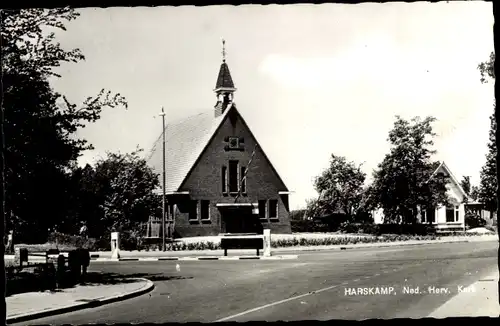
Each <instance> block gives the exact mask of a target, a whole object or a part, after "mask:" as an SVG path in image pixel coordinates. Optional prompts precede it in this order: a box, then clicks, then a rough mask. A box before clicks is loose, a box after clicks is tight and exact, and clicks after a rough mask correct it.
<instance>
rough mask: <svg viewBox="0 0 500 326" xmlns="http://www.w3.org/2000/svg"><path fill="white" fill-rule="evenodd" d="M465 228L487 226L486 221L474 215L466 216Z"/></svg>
mask: <svg viewBox="0 0 500 326" xmlns="http://www.w3.org/2000/svg"><path fill="white" fill-rule="evenodd" d="M465 226H466V227H468V228H470V229H474V228H480V227H485V226H486V220H485V219H483V218H481V217H479V216H476V215H474V214H466V215H465Z"/></svg>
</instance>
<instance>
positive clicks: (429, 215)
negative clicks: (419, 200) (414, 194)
mask: <svg viewBox="0 0 500 326" xmlns="http://www.w3.org/2000/svg"><path fill="white" fill-rule="evenodd" d="M425 213H426V214H425V215H426V219H427V223H434V222H436V210H435V209H434V208H429V209H427V212H425Z"/></svg>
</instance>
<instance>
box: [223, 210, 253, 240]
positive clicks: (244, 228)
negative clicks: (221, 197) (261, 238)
mask: <svg viewBox="0 0 500 326" xmlns="http://www.w3.org/2000/svg"><path fill="white" fill-rule="evenodd" d="M220 212H221V216H222V223H221V233H232V234H235V233H257V234H261V233H263V227H262V225H261V223H260V221H259V219H258V217H257V216H255V215H254V214H252V207H248V206H243V207H239V206H229V207H224V208H221V209H220Z"/></svg>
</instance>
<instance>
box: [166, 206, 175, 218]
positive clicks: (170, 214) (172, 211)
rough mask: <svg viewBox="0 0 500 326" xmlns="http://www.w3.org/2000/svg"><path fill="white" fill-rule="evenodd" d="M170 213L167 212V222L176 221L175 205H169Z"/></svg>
mask: <svg viewBox="0 0 500 326" xmlns="http://www.w3.org/2000/svg"><path fill="white" fill-rule="evenodd" d="M167 209H168V211H167V218H166V219H167V220H168V221H173V220H174V212H175V204H170V205H168V208H167Z"/></svg>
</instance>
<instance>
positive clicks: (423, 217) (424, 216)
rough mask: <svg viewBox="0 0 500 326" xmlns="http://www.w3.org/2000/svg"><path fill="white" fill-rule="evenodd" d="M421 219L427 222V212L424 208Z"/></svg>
mask: <svg viewBox="0 0 500 326" xmlns="http://www.w3.org/2000/svg"><path fill="white" fill-rule="evenodd" d="M420 220H421V221H422V223H426V222H427V214H426V211H425V210H422V211H421V212H420Z"/></svg>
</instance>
